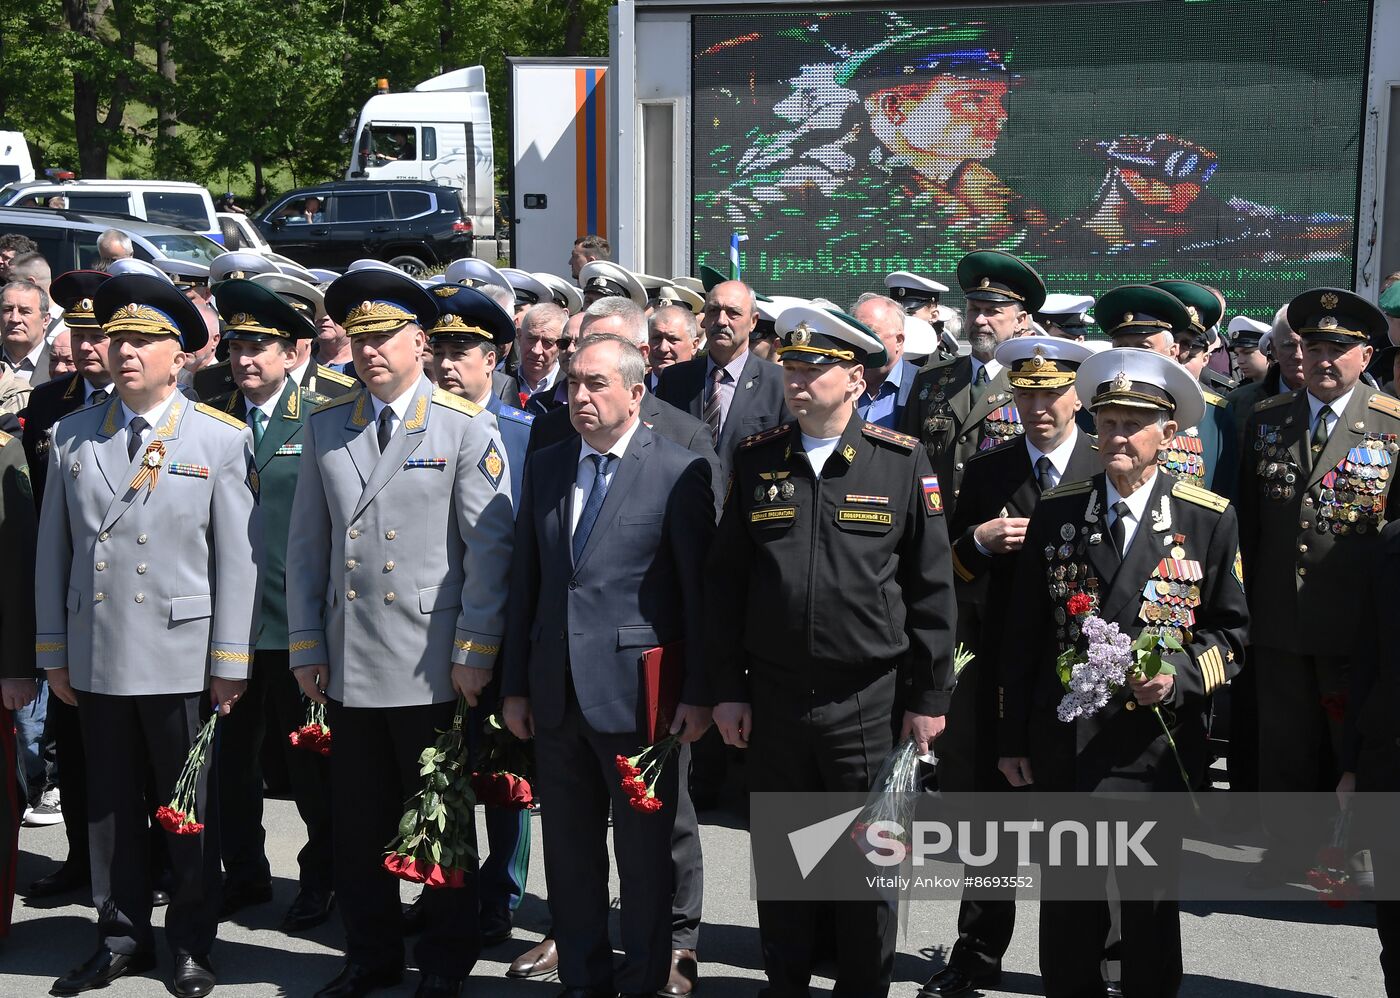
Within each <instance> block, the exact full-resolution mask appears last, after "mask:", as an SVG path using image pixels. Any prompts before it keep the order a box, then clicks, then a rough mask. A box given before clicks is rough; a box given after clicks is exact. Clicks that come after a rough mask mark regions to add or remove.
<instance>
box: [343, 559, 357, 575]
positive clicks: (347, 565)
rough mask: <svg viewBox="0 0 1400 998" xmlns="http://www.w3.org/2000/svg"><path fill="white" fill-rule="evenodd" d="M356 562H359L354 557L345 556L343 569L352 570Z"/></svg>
mask: <svg viewBox="0 0 1400 998" xmlns="http://www.w3.org/2000/svg"><path fill="white" fill-rule="evenodd" d="M358 564H359V562H358V561H356V560H355V559H354V558H347V559H346V560H345V570H346V571H347V572H353V571H354V570H355V566H356V565H358Z"/></svg>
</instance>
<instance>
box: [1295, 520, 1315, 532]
mask: <svg viewBox="0 0 1400 998" xmlns="http://www.w3.org/2000/svg"><path fill="white" fill-rule="evenodd" d="M1298 526H1300V527H1302V528H1303V529H1304V530H1307V529H1308V528H1309V527H1311V526H1312V524H1311V523H1309V522H1308V521H1307V520H1299V521H1298Z"/></svg>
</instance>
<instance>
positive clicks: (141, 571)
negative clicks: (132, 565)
mask: <svg viewBox="0 0 1400 998" xmlns="http://www.w3.org/2000/svg"><path fill="white" fill-rule="evenodd" d="M136 574H137V575H145V574H146V563H145V562H142V563H141V564H139V565H137V566H136Z"/></svg>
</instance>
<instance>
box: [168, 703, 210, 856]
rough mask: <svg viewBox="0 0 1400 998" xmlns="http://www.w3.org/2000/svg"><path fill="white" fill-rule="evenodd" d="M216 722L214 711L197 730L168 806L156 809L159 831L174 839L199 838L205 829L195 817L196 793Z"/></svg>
mask: <svg viewBox="0 0 1400 998" xmlns="http://www.w3.org/2000/svg"><path fill="white" fill-rule="evenodd" d="M218 721H219V713H218V711H215V712H214V714H213V716H212V717H210V718H209V720H207V721H205V722H204V727H202V728H200V729H199V734H197V735H195V738H194V744H193V745H191V746H190V752H189V755H187V756H185V765H184V767H183V768H182V769H181V770H180V776H179V779H177V780H176V781H175V791H174V793H172V794H171V795H170V803H169V804H165V805H162V806H161V807H158V808H156V821H158V822H160V827H162V828H164V829H165V830H166V831H167V832H171V833H172V834H175V835H198V834H199V833H200V832H202V831H204V826H203V825H202V824H200V822H199V819H198V817H196V815H195V799H196V798H197V796H198V792H199V774H200V773H201V772H202V771H203V769H204V763H205V761H206V760H207V759H208V757H209V746H210V745H211V744H213V741H214V725H215V724H217V723H218Z"/></svg>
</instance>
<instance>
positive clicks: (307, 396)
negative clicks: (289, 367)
mask: <svg viewBox="0 0 1400 998" xmlns="http://www.w3.org/2000/svg"><path fill="white" fill-rule="evenodd" d="M301 401H302V404H303V405H309V406H310V407H311V408H312V409H319V408H321V406H323V405H325V404H326V403H327V402H332V401H334V400H333V399H332V398H331V397H330V396H329V395H322V394H321V393H320V392H313V391H312V390H311V389H310V388H303V389H301Z"/></svg>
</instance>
